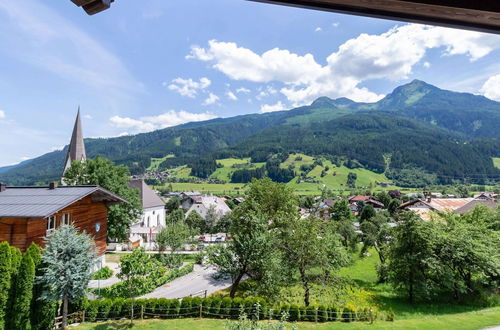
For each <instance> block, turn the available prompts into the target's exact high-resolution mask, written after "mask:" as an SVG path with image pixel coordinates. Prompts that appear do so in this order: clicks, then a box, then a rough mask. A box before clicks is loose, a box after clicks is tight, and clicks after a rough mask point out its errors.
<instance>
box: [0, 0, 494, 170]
mask: <svg viewBox="0 0 500 330" xmlns="http://www.w3.org/2000/svg"><path fill="white" fill-rule="evenodd" d="M0 43H1V44H0V45H1V46H0V166H5V165H11V164H16V163H18V162H20V161H23V160H26V159H30V158H33V157H36V156H39V155H42V154H44V153H46V152H50V151H53V150H58V149H61V148H62V147H63V146H64V145H66V144H68V142H69V140H70V136H71V130H72V127H73V123H74V119H75V116H76V112H77V109H78V107H80V109H81V114H82V121H83V122H82V124H83V130H84V135H85V137H112V136H119V135H126V134H137V133H142V132H148V131H152V130H155V129H160V128H164V127H169V126H174V125H178V124H182V123H186V122H191V121H200V120H208V119H212V118H216V117H231V116H235V115H240V114H246V113H263V112H270V111H280V110H288V109H291V108H294V107H297V106H301V105H305V104H310V103H311V102H312V101H314V100H315V99H316V98H318V97H320V96H328V97H331V98H338V97H348V98H350V99H353V100H355V101H363V102H375V101H377V100H379V99H381V98H383V97H384V95H386V94H388V93H390V92H391V91H392V90H393V89H394V88H395V87H397V86H399V85H402V84H404V83H408V82H410V81H411V80H413V79H420V80H424V81H426V82H428V83H431V84H433V85H436V86H438V87H440V88H444V89H450V90H455V91H463V92H470V93H474V94H481V95H485V96H486V97H489V98H491V99H494V100H497V101H500V35H493V34H483V33H478V32H470V31H463V30H454V29H447V28H442V27H432V26H425V25H418V24H408V23H404V22H397V21H390V20H381V19H373V18H364V17H358V16H351V15H343V14H335V13H330V12H321V11H313V10H306V9H299V8H291V7H284V6H277V5H269V4H262V3H255V2H250V1H245V0H210V1H207V0H182V1H164V0H144V1H132V0H117V1H115V2H114V3H113V4H112V6H111V9H109V10H106V11H104V12H101V13H99V14H97V15H93V16H88V15H86V14H85V12H84V11H83V9H81V8H78V7H76V6H75V5H74V4H73V3H72V2H71V1H69V0H65V1H42V0H38V1H36V0H23V1H12V0H0Z"/></svg>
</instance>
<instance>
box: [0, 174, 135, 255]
mask: <svg viewBox="0 0 500 330" xmlns="http://www.w3.org/2000/svg"><path fill="white" fill-rule="evenodd" d="M126 202H127V201H126V200H124V199H123V198H121V197H120V196H118V195H116V194H114V193H112V192H110V191H108V190H106V189H104V188H101V187H99V186H62V187H58V186H57V184H56V183H52V184H50V186H48V187H47V186H45V187H10V186H6V185H4V184H0V241H7V242H8V243H9V244H10V245H12V246H15V247H17V248H19V249H20V250H21V251H23V252H24V251H25V250H26V249H27V248H28V246H29V245H30V244H31V243H32V242H35V243H36V244H38V245H39V246H41V247H43V246H44V245H45V239H46V238H47V237H50V235H51V234H52V232H53V231H54V230H55V229H56V228H58V227H59V226H61V225H63V224H73V225H74V226H75V227H76V228H77V229H79V230H80V231H82V232H86V233H88V234H90V235H91V236H92V237H93V239H94V241H95V244H96V247H97V255H98V258H100V259H101V260H102V261H104V260H103V259H104V253H105V252H106V239H107V222H108V207H109V206H110V205H115V204H117V203H126Z"/></svg>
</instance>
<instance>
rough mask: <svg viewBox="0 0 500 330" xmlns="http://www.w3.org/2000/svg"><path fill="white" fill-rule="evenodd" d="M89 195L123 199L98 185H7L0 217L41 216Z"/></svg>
mask: <svg viewBox="0 0 500 330" xmlns="http://www.w3.org/2000/svg"><path fill="white" fill-rule="evenodd" d="M91 194H99V195H101V196H102V197H103V200H105V201H109V202H126V200H124V199H123V198H121V197H119V196H117V195H115V194H113V193H111V192H109V191H107V190H106V189H103V188H101V187H99V186H63V187H58V188H56V189H49V188H48V187H7V189H6V190H5V191H2V192H0V217H3V218H7V217H8V218H45V217H48V216H50V215H52V214H54V213H57V212H59V211H60V210H62V209H64V208H65V207H67V206H69V205H70V204H72V203H74V202H76V201H78V200H80V199H82V198H84V197H86V196H88V195H91Z"/></svg>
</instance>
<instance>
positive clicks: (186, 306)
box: [179, 297, 193, 317]
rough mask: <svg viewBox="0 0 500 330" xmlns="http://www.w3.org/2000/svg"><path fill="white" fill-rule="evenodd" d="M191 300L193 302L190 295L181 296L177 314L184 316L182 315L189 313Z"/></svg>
mask: <svg viewBox="0 0 500 330" xmlns="http://www.w3.org/2000/svg"><path fill="white" fill-rule="evenodd" d="M192 302H193V298H191V297H185V298H182V301H181V307H180V311H179V316H183V317H184V315H186V316H188V315H189V316H190V315H191V312H192V311H191V306H192Z"/></svg>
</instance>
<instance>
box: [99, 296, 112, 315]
mask: <svg viewBox="0 0 500 330" xmlns="http://www.w3.org/2000/svg"><path fill="white" fill-rule="evenodd" d="M99 302H100V304H99V305H98V311H97V313H98V315H97V319H100V320H105V319H107V318H108V317H109V312H110V310H111V306H112V304H113V302H114V300H111V299H104V300H99Z"/></svg>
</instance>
